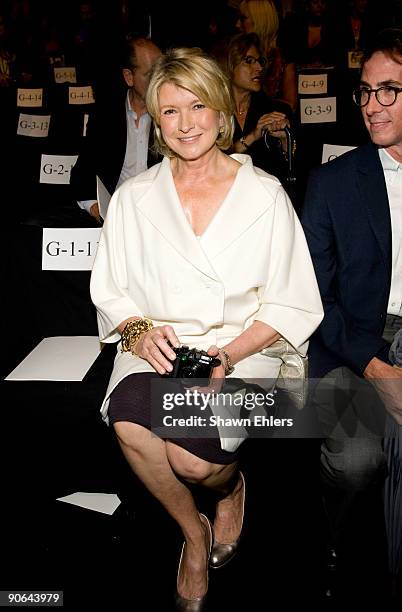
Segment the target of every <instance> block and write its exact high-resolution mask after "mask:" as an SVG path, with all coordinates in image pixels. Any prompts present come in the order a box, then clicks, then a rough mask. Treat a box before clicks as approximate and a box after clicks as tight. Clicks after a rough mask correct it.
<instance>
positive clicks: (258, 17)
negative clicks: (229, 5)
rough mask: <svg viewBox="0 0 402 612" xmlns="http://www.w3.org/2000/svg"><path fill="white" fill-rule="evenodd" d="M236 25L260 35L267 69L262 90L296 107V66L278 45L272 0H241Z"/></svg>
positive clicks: (293, 109) (276, 20) (244, 30)
mask: <svg viewBox="0 0 402 612" xmlns="http://www.w3.org/2000/svg"><path fill="white" fill-rule="evenodd" d="M236 27H237V28H238V29H239V30H240V31H241V32H244V33H245V34H248V33H249V32H255V33H256V34H257V35H258V38H259V39H260V43H261V47H262V50H263V53H264V56H265V57H266V58H267V69H266V72H265V76H264V90H265V92H266V93H267V94H268V95H269V96H270V97H271V98H279V99H281V100H284V101H285V102H287V104H289V106H290V108H291V110H292V111H293V112H294V111H295V110H296V107H297V78H296V66H295V64H294V63H293V62H288V61H287V60H286V59H285V57H284V54H283V52H282V50H281V49H280V48H279V46H278V32H279V15H278V11H277V10H276V8H275V4H274V2H273V1H272V0H242V2H240V5H239V16H238V20H237V23H236Z"/></svg>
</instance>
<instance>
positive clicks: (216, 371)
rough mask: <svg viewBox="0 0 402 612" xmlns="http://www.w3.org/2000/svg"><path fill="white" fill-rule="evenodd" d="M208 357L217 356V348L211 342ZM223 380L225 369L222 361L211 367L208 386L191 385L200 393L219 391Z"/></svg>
mask: <svg viewBox="0 0 402 612" xmlns="http://www.w3.org/2000/svg"><path fill="white" fill-rule="evenodd" d="M207 353H208V355H209V356H210V357H219V349H218V347H217V346H216V345H215V344H213V345H212V346H210V347H209V349H208V351H207ZM224 382H225V369H224V367H223V365H222V363H221V364H220V365H218V366H216V367H215V368H213V370H212V373H211V376H210V378H209V383H208V387H192V389H197V391H199V392H200V393H219V392H220V390H221V389H222V387H223V385H224Z"/></svg>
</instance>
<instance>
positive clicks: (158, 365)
mask: <svg viewBox="0 0 402 612" xmlns="http://www.w3.org/2000/svg"><path fill="white" fill-rule="evenodd" d="M167 341H169V342H170V343H171V345H172V346H174V347H175V348H179V346H180V342H179V340H178V338H177V336H176V334H175V331H174V329H173V327H171V326H170V325H163V326H160V327H154V328H152V329H150V330H149V331H147V332H145V333H144V334H142V336H140V338H139V340H138V342H137V343H136V345H135V352H136V354H137V355H138V357H141V359H145V360H146V361H148V363H149V364H150V365H151V366H152V367H153V368H154V370H155V371H156V372H158V374H166V372H171V371H172V370H173V366H172V364H171V363H170V362H171V361H173V360H174V359H176V353H175V352H174V351H173V350H172V349H171V348H170V346H169V345H168V343H167Z"/></svg>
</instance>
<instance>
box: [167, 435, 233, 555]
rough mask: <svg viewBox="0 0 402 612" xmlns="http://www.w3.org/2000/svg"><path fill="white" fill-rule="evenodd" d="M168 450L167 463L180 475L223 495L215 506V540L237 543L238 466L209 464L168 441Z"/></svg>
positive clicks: (221, 542)
mask: <svg viewBox="0 0 402 612" xmlns="http://www.w3.org/2000/svg"><path fill="white" fill-rule="evenodd" d="M166 449H167V457H168V460H169V462H170V464H171V466H172V467H173V469H174V471H175V472H176V473H177V474H179V475H180V476H181V477H182V478H184V479H185V480H187V481H188V482H192V483H197V484H200V485H202V486H204V487H207V488H209V489H212V490H213V491H216V492H217V493H219V494H220V495H221V499H220V500H219V501H218V503H217V505H216V514H215V520H214V537H215V540H216V541H217V542H219V543H220V544H231V543H232V542H235V541H236V540H237V539H238V537H239V535H240V531H241V528H242V523H243V490H242V489H243V480H242V479H241V478H240V475H239V470H238V464H237V463H230V464H229V465H219V464H214V463H208V462H207V461H204V460H203V459H200V458H199V457H195V456H194V455H192V454H191V453H189V452H188V451H187V450H186V449H184V448H181V447H180V446H177V445H176V444H174V443H173V442H166Z"/></svg>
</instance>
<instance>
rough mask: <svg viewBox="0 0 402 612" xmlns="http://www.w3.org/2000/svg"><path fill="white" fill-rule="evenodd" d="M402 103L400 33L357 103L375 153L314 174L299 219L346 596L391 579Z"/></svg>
mask: <svg viewBox="0 0 402 612" xmlns="http://www.w3.org/2000/svg"><path fill="white" fill-rule="evenodd" d="M401 93H402V30H400V29H388V30H383V31H382V32H381V33H380V34H379V35H378V36H377V38H376V40H375V41H374V42H373V44H372V47H371V49H370V50H368V52H367V53H366V55H365V58H364V61H363V66H362V73H361V80H360V85H359V87H358V89H357V90H355V91H354V93H353V98H354V101H355V103H356V104H357V105H358V106H359V107H360V108H361V112H362V116H363V119H364V123H365V126H366V128H367V130H368V133H369V135H370V139H371V142H369V143H367V144H365V145H363V146H360V147H358V148H356V149H355V150H353V151H350V152H349V153H346V154H345V155H342V156H341V157H339V158H338V159H336V160H334V161H331V162H329V163H327V164H324V165H323V166H321V167H320V168H318V169H314V170H313V171H312V173H311V175H310V178H309V184H308V188H307V192H306V198H305V203H304V208H303V214H302V222H303V226H304V230H305V233H306V237H307V241H308V244H309V248H310V252H311V256H312V259H313V263H314V267H315V272H316V275H317V280H318V284H319V287H320V292H321V298H322V301H323V304H324V310H325V316H324V319H323V322H322V324H321V326H320V328H319V329H318V330H317V332H316V333H315V335H314V337H313V338H312V339H311V342H310V350H309V363H310V375H311V377H317V378H320V381H319V382H318V383H317V384H316V386H315V387H314V391H313V392H312V398H313V399H312V401H313V405H314V406H315V408H316V409H317V413H318V416H319V420H320V422H321V424H322V426H323V436H326V437H325V439H324V441H323V443H322V446H321V475H322V482H323V485H324V486H323V497H324V501H325V508H326V511H327V515H328V518H329V524H330V528H331V537H332V543H333V544H334V546H335V548H336V549H337V552H338V558H339V562H340V564H341V562H342V561H343V567H344V568H346V569H345V576H346V574H347V572H349V583H348V588H349V589H353V588H357V589H358V588H359V584H360V583H359V577H360V578H362V579H364V587H363V588H364V591H366V594H367V595H368V596H370V593H374V592H375V590H376V589H377V588H378V587H379V586H380V581H381V575H380V571H383V579H384V580H386V575H385V574H386V571H385V563H381V561H383V557H382V558H381V559H380V555H379V551H380V550H382V549H380V545H381V543H384V541H383V540H382V539H381V535H382V534H383V532H384V526H383V515H382V503H381V493H382V486H383V483H384V478H385V476H386V472H387V466H386V460H385V455H384V452H383V446H382V442H383V434H384V422H383V421H385V420H386V419H385V417H386V415H387V414H388V415H389V416H388V417H387V418H388V420H389V421H392V423H393V424H394V425H395V428H396V431H397V430H398V426H400V425H401V424H402V369H398V368H395V367H392V365H391V364H390V361H389V357H388V353H389V346H390V341H391V340H392V338H393V336H394V335H395V333H396V332H397V330H398V329H400V328H401V325H402V95H401ZM374 390H375V391H374ZM379 398H380V399H381V401H379ZM384 408H385V409H384ZM401 544H402V543H401ZM360 586H361V585H360Z"/></svg>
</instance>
